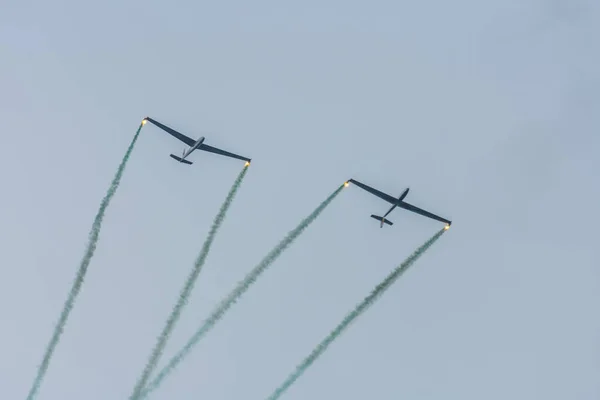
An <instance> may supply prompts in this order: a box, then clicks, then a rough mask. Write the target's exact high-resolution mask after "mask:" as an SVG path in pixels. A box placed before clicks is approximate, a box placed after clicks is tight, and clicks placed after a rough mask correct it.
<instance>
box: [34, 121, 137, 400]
mask: <svg viewBox="0 0 600 400" xmlns="http://www.w3.org/2000/svg"><path fill="white" fill-rule="evenodd" d="M143 126H144V122H143V121H142V123H141V124H140V127H139V128H138V130H137V132H136V133H135V136H134V137H133V140H132V141H131V143H130V144H129V147H128V148H127V151H126V152H125V156H123V159H122V161H121V164H120V165H119V168H118V169H117V172H116V173H115V176H114V178H113V180H112V182H111V184H110V186H109V188H108V192H107V193H106V195H105V196H104V198H103V199H102V202H101V203H100V208H99V209H98V212H97V213H96V218H95V219H94V223H93V224H92V229H91V231H90V234H89V240H88V245H87V247H86V250H85V254H84V256H83V259H82V260H81V264H80V265H79V269H78V270H77V276H76V277H75V281H74V282H73V286H72V287H71V290H70V292H69V296H68V298H67V301H66V302H65V305H64V307H63V310H62V312H61V314H60V318H59V320H58V323H57V324H56V327H55V328H54V333H53V334H52V338H51V339H50V343H49V344H48V346H47V347H46V352H45V353H44V357H43V359H42V363H41V364H40V366H39V367H38V372H37V375H36V377H35V380H34V381H33V385H32V387H31V389H30V391H29V394H28V395H27V400H33V399H34V398H35V396H36V394H37V392H38V391H39V388H40V386H41V384H42V380H43V379H44V376H45V375H46V372H47V371H48V367H49V365H50V360H51V359H52V355H53V353H54V350H55V349H56V346H57V345H58V341H59V340H60V336H61V335H62V333H63V331H64V329H65V325H66V323H67V319H68V318H69V314H70V313H71V310H72V309H73V306H74V304H75V299H76V298H77V295H78V294H79V291H80V290H81V286H82V285H83V281H84V279H85V274H86V272H87V269H88V266H89V265H90V261H91V260H92V257H93V256H94V251H95V250H96V244H97V243H98V238H99V235H100V228H101V227H102V220H103V219H104V213H105V212H106V209H107V208H108V205H109V204H110V201H111V199H112V198H113V196H114V195H115V193H116V191H117V188H118V187H119V183H120V182H121V177H122V176H123V172H125V167H126V166H127V162H128V161H129V157H130V156H131V152H132V151H133V148H134V147H135V144H136V142H137V140H138V137H139V135H140V131H141V130H142V127H143Z"/></svg>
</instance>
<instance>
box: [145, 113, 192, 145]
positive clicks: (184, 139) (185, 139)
mask: <svg viewBox="0 0 600 400" xmlns="http://www.w3.org/2000/svg"><path fill="white" fill-rule="evenodd" d="M146 120H147V121H148V122H151V123H153V124H154V125H156V126H158V127H159V128H160V129H162V130H163V131H165V132H167V133H168V134H170V135H172V136H174V137H175V138H177V139H179V140H181V141H182V142H183V143H185V144H187V145H188V146H190V147H191V146H193V145H194V143H196V141H195V140H194V139H192V138H190V137H187V136H185V135H184V134H183V133H179V132H177V131H176V130H175V129H173V128H169V127H168V126H166V125H163V124H161V123H160V122H158V121H155V120H153V119H152V118H150V117H146Z"/></svg>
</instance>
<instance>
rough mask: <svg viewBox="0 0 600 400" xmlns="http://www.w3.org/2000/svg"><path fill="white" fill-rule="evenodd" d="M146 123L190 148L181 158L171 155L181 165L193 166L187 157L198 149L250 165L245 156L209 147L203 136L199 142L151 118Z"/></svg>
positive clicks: (184, 151)
mask: <svg viewBox="0 0 600 400" xmlns="http://www.w3.org/2000/svg"><path fill="white" fill-rule="evenodd" d="M146 121H148V122H152V123H153V124H154V125H156V126H158V127H159V128H160V129H162V130H163V131H165V132H167V133H169V134H171V135H172V136H174V137H175V138H177V139H179V140H181V141H182V142H183V143H185V144H187V145H188V146H190V147H189V148H188V149H183V153H182V154H181V157H177V156H176V155H175V154H171V158H173V159H175V160H177V161H179V162H180V163H184V164H188V165H191V164H192V162H191V161H189V160H186V158H187V156H189V155H190V154H191V153H192V152H193V151H194V150H196V149H198V150H204V151H208V152H210V153H215V154H220V155H222V156H226V157H232V158H237V159H238V160H243V161H246V165H249V164H250V161H251V159H250V158H248V157H243V156H239V155H237V154H233V153H230V152H228V151H225V150H221V149H217V148H216V147H212V146H209V145H207V144H204V139H205V137H204V136H201V137H200V139H198V140H194V139H192V138H190V137H187V136H185V135H184V134H182V133H179V132H177V131H176V130H175V129H173V128H169V127H168V126H166V125H163V124H161V123H160V122H158V121H155V120H153V119H152V118H150V117H146V118H144V119H143V120H142V124H145V123H146Z"/></svg>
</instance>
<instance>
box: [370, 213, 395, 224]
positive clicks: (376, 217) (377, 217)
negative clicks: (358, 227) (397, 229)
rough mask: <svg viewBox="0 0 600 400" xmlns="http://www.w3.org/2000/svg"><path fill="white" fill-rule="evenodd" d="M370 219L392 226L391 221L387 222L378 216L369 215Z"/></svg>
mask: <svg viewBox="0 0 600 400" xmlns="http://www.w3.org/2000/svg"><path fill="white" fill-rule="evenodd" d="M371 218H375V219H376V220H377V221H383V222H385V223H386V224H388V225H394V223H393V222H392V221H388V220H387V219H385V218H383V217H380V216H379V215H371Z"/></svg>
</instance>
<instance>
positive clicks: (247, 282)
mask: <svg viewBox="0 0 600 400" xmlns="http://www.w3.org/2000/svg"><path fill="white" fill-rule="evenodd" d="M343 187H344V185H342V186H340V187H339V188H338V189H336V190H335V192H333V193H332V194H331V195H330V196H329V197H328V198H327V199H326V200H325V201H323V203H321V204H320V205H319V206H318V207H317V208H316V209H315V210H314V211H313V212H312V213H311V214H310V215H309V216H308V217H306V218H305V219H304V220H302V222H300V224H299V225H298V226H297V227H296V228H294V229H293V230H292V231H290V232H289V233H288V234H287V235H286V237H285V238H283V240H282V241H281V242H280V243H279V244H278V245H277V246H275V248H273V249H272V250H271V251H270V252H269V253H268V254H267V255H266V256H265V258H263V259H262V261H261V262H260V263H259V264H258V265H257V266H256V267H254V269H252V271H250V272H249V273H248V274H247V275H246V277H245V278H244V280H242V281H241V282H240V283H238V285H237V286H236V288H235V289H234V290H233V291H232V292H231V293H230V294H229V295H228V296H227V297H225V299H223V300H222V301H221V303H220V304H219V305H218V306H217V307H216V308H215V309H214V310H213V312H212V313H211V315H210V316H209V317H208V318H207V319H206V320H205V321H204V322H203V323H202V326H201V327H200V329H198V330H197V331H196V333H195V334H194V335H193V336H192V338H191V339H190V340H189V341H188V342H187V343H186V345H185V346H184V347H183V348H182V349H181V350H180V351H179V352H178V353H177V354H176V355H175V356H174V357H173V358H171V360H170V361H169V363H168V364H167V365H166V366H165V367H164V368H163V369H162V370H161V371H160V372H159V373H158V375H157V376H156V378H154V379H153V380H152V381H151V382H150V383H149V384H148V386H147V387H146V388H145V389H144V390H143V392H142V394H141V396H140V397H139V398H140V399H141V398H144V397H146V396H147V395H148V394H149V393H150V392H152V391H154V390H156V389H157V388H158V387H159V386H160V384H161V383H162V381H163V380H164V379H165V378H166V377H167V376H168V375H169V374H170V373H172V372H173V370H174V369H175V368H176V367H177V365H179V363H181V361H183V360H184V359H185V357H187V356H188V354H189V353H190V352H191V351H192V349H193V348H194V346H195V345H196V344H197V343H198V341H199V340H200V339H201V338H202V337H203V336H204V335H205V334H206V333H207V332H208V331H209V330H210V329H211V328H212V327H213V326H215V324H216V323H217V322H218V321H219V320H220V319H221V318H222V317H223V315H225V313H226V312H227V310H229V308H230V307H231V306H232V305H233V304H235V303H236V301H237V300H238V299H239V298H240V297H241V296H242V294H244V292H245V291H246V290H248V288H250V286H252V284H253V283H254V282H256V280H257V279H258V277H259V276H260V275H261V274H262V273H263V272H264V271H265V270H266V269H267V268H268V267H269V266H270V265H271V264H273V262H274V261H275V260H277V258H278V257H279V256H280V255H281V253H283V251H284V250H285V249H287V248H288V247H289V246H290V245H291V244H292V243H293V242H294V240H296V239H297V238H298V236H300V234H301V233H302V232H304V230H305V229H306V228H307V227H308V226H309V225H310V224H311V223H312V222H313V221H314V220H315V219H316V218H317V217H318V216H319V215H320V214H321V212H322V211H323V210H324V209H325V208H326V207H327V206H328V205H329V203H331V201H333V199H334V198H336V197H337V195H338V194H339V193H340V192H341V190H342V189H343Z"/></svg>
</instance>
